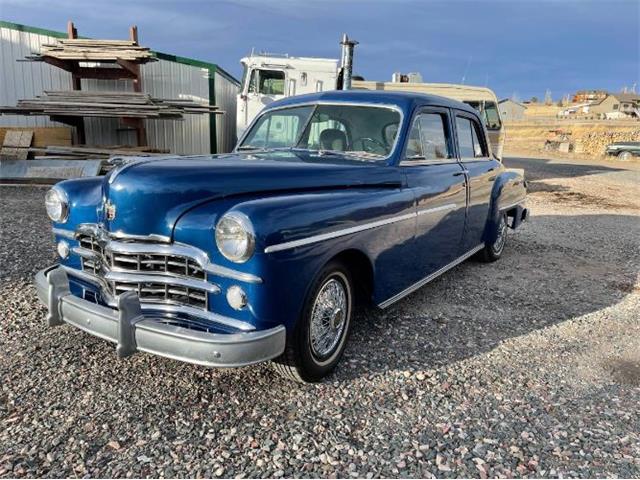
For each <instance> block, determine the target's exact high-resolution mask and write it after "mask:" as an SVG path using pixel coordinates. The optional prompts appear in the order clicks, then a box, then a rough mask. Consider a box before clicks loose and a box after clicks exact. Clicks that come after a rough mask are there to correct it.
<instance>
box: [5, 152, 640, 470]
mask: <svg viewBox="0 0 640 480" xmlns="http://www.w3.org/2000/svg"><path fill="white" fill-rule="evenodd" d="M506 164H507V165H508V166H515V167H522V168H526V170H527V176H528V178H529V179H530V187H531V191H532V194H531V195H530V197H529V205H530V207H531V210H532V220H531V222H530V223H528V224H527V225H525V226H524V227H523V228H522V229H521V230H519V231H518V232H516V233H514V234H512V235H510V237H509V244H508V246H507V251H506V252H505V255H504V257H503V258H502V259H501V261H499V262H497V263H494V264H489V265H487V264H481V263H476V262H473V261H469V262H465V263H464V264H463V265H460V266H459V267H457V268H455V269H454V270H453V271H451V272H449V273H447V274H446V275H444V276H443V277H441V278H439V279H438V280H436V281H434V282H432V283H431V284H429V285H428V286H426V287H424V288H422V289H420V290H419V291H418V292H416V293H414V294H412V295H411V296H410V297H408V298H406V299H405V300H403V301H401V302H399V303H397V304H396V305H395V306H393V307H391V308H390V309H388V310H386V311H384V312H377V311H371V312H367V313H366V314H362V315H360V317H359V318H358V319H357V322H356V324H355V331H354V334H353V336H352V338H351V342H350V345H349V347H348V349H347V352H346V355H345V357H344V359H343V362H342V364H341V368H340V369H339V370H338V371H337V372H336V373H335V374H334V375H333V376H332V377H331V378H329V379H328V381H326V382H325V383H322V384H318V385H311V386H300V385H295V384H292V383H289V382H287V381H285V380H283V379H280V378H279V377H278V376H277V375H275V374H274V373H273V372H272V371H271V369H270V368H269V367H268V366H267V365H261V366H255V367H247V368H243V369H237V370H210V369H205V368H200V367H194V366H190V365H185V364H181V363H178V362H173V361H169V360H164V359H160V358H156V357H152V356H150V355H146V354H139V355H135V356H133V357H130V358H128V359H126V360H122V361H119V360H117V359H116V356H115V352H114V348H113V346H112V345H111V344H108V343H106V342H104V341H102V340H99V339H96V338H93V337H91V336H88V335H86V334H84V333H82V332H80V331H77V330H75V329H73V328H71V327H68V326H64V327H59V328H57V329H46V328H45V327H44V326H43V319H44V315H45V310H44V308H43V307H41V306H39V305H38V303H37V301H36V297H35V291H34V288H33V287H32V286H31V278H32V275H33V274H34V273H35V272H36V271H37V269H39V268H42V267H44V266H46V265H48V264H50V263H52V261H53V260H54V255H53V253H52V251H53V249H52V246H51V245H50V235H49V224H48V221H47V219H46V216H45V213H44V209H43V207H42V203H43V196H44V191H45V190H44V189H40V188H35V187H19V188H18V187H1V188H0V196H1V204H2V209H1V210H0V262H1V263H0V278H1V287H0V288H1V293H0V316H1V323H0V326H1V336H0V379H1V384H2V386H1V391H0V477H33V476H47V477H67V476H71V477H81V476H91V477H97V476H99V477H145V476H153V477H176V476H178V477H184V476H189V477H193V476H198V477H200V476H206V477H217V476H218V477H219V476H224V477H236V476H238V477H242V476H244V477H283V476H285V477H288V476H298V477H307V476H313V477H317V476H322V477H324V476H329V477H336V476H338V477H367V478H370V477H380V476H386V477H396V476H403V477H460V476H464V477H481V478H486V477H524V476H532V477H558V476H564V477H566V476H570V477H573V476H579V477H601V476H607V477H638V476H640V435H639V432H640V408H639V407H640V324H639V322H638V312H639V311H640V308H639V307H640V288H639V287H640V284H639V282H638V271H639V266H640V247H639V242H638V239H639V238H640V218H639V217H640V195H639V193H640V192H639V190H640V187H639V185H640V167H639V165H638V164H615V163H606V164H605V163H602V164H596V163H584V162H576V161H568V160H563V161H549V160H536V159H522V158H518V159H516V158H513V159H508V160H507V161H506Z"/></svg>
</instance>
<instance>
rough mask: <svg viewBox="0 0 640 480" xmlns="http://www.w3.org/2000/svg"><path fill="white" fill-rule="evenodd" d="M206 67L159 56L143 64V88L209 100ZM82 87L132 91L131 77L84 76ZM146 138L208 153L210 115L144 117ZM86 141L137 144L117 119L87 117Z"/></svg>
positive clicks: (163, 145) (172, 147)
mask: <svg viewBox="0 0 640 480" xmlns="http://www.w3.org/2000/svg"><path fill="white" fill-rule="evenodd" d="M208 76H209V72H208V70H207V69H204V68H199V67H194V66H192V65H184V64H181V63H175V62H170V61H167V60H158V61H157V62H150V63H147V64H145V65H143V66H142V90H143V91H144V92H145V93H149V94H151V95H152V96H154V97H157V98H189V99H192V100H195V101H200V102H209V79H208ZM82 89H83V90H94V91H125V92H132V91H133V85H132V82H131V81H130V80H93V79H88V80H82ZM145 125H146V128H147V140H148V142H149V144H150V145H153V146H154V147H156V148H163V149H169V150H171V152H172V153H178V154H182V155H186V154H198V153H209V152H210V151H211V144H210V135H209V115H185V117H184V120H145ZM85 132H86V135H87V142H90V143H95V144H97V145H113V144H127V145H135V142H136V138H135V132H134V131H131V130H124V129H122V127H120V129H118V120H117V119H106V121H105V119H102V118H86V119H85Z"/></svg>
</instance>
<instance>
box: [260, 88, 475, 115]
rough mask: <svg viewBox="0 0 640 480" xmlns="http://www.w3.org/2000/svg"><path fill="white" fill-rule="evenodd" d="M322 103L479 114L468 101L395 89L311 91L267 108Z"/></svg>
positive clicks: (284, 99)
mask: <svg viewBox="0 0 640 480" xmlns="http://www.w3.org/2000/svg"><path fill="white" fill-rule="evenodd" d="M316 102H318V103H321V102H337V103H341V102H344V103H350V102H353V103H380V104H386V105H394V106H396V107H398V108H400V109H401V110H403V112H405V113H409V112H410V111H412V110H413V108H414V107H417V106H427V105H429V106H436V107H450V108H457V109H459V110H464V111H466V112H470V113H473V114H474V115H476V116H477V115H478V112H477V111H476V110H475V109H474V108H473V107H471V106H469V105H467V104H466V103H462V102H458V101H457V100H452V99H450V98H446V97H440V96H438V95H428V94H425V93H415V92H394V91H379V90H378V91H376V90H373V91H371V90H330V91H326V92H319V93H309V94H306V95H297V96H294V97H287V98H283V99H282V100H277V101H275V102H273V103H270V104H269V105H268V106H267V108H266V109H265V110H268V109H271V108H278V107H285V106H290V105H291V106H292V105H298V104H303V103H316Z"/></svg>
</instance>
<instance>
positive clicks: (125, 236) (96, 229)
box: [76, 223, 171, 243]
mask: <svg viewBox="0 0 640 480" xmlns="http://www.w3.org/2000/svg"><path fill="white" fill-rule="evenodd" d="M81 234H84V235H92V236H94V237H98V238H104V239H106V238H113V239H115V240H138V241H141V242H161V243H171V237H168V236H166V235H158V234H157V233H151V234H149V235H133V234H131V233H125V232H123V231H121V230H118V231H117V232H108V231H106V230H105V229H103V228H101V227H100V226H99V225H98V224H95V223H81V224H80V225H78V226H77V228H76V236H77V235H81Z"/></svg>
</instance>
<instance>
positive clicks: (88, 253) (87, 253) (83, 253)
mask: <svg viewBox="0 0 640 480" xmlns="http://www.w3.org/2000/svg"><path fill="white" fill-rule="evenodd" d="M71 251H72V252H73V253H75V254H76V255H78V256H79V257H82V258H88V259H89V260H100V255H98V254H97V253H96V252H94V251H93V250H89V249H88V248H84V247H73V248H72V249H71Z"/></svg>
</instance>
